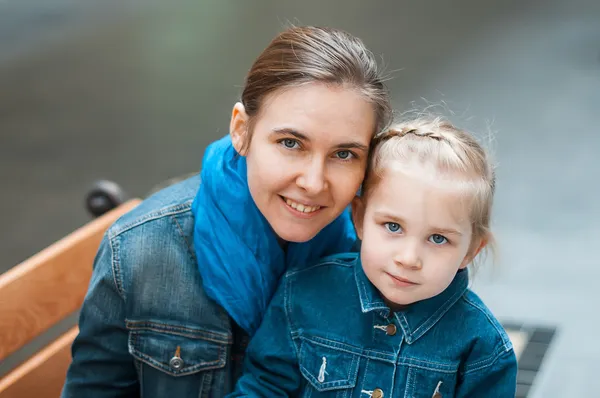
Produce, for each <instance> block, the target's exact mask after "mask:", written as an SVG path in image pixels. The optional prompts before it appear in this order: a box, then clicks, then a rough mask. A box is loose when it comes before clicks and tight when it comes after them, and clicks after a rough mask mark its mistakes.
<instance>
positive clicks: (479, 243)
mask: <svg viewBox="0 0 600 398" xmlns="http://www.w3.org/2000/svg"><path fill="white" fill-rule="evenodd" d="M487 244H488V238H487V237H485V238H479V239H478V240H476V241H475V242H473V243H472V244H471V248H470V250H469V252H468V253H467V255H466V256H465V258H464V259H463V261H462V263H461V264H460V267H459V269H463V268H466V267H467V265H469V264H470V263H471V261H473V259H474V258H475V257H477V255H478V254H479V253H480V252H481V250H483V248H484V247H486V246H487Z"/></svg>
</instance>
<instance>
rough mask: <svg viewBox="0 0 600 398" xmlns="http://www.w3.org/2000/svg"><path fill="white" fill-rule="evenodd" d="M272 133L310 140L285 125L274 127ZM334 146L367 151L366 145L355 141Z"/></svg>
mask: <svg viewBox="0 0 600 398" xmlns="http://www.w3.org/2000/svg"><path fill="white" fill-rule="evenodd" d="M273 133H274V134H275V135H291V136H294V137H296V138H298V139H299V140H302V141H308V142H310V138H308V136H306V135H305V134H302V133H300V132H298V131H297V130H294V129H290V128H287V127H284V128H274V129H273ZM336 148H338V149H358V150H360V151H364V152H368V151H369V146H368V145H365V144H362V143H360V142H357V141H350V142H343V143H341V144H338V145H336Z"/></svg>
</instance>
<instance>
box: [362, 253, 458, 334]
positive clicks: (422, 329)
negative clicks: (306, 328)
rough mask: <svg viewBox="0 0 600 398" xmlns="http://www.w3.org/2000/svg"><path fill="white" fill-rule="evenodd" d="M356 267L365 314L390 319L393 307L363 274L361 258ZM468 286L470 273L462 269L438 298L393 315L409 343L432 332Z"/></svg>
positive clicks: (417, 303) (413, 305)
mask: <svg viewBox="0 0 600 398" xmlns="http://www.w3.org/2000/svg"><path fill="white" fill-rule="evenodd" d="M356 257H357V258H356V261H355V264H354V274H355V277H356V286H357V288H358V295H359V298H360V305H361V308H362V312H363V313H367V312H371V311H377V312H378V313H379V314H380V315H381V316H383V317H384V318H389V316H390V312H391V311H390V308H389V307H388V306H387V305H386V304H385V302H384V301H383V298H382V296H381V293H379V291H378V290H377V288H375V286H374V285H373V284H372V283H371V281H369V279H368V278H367V276H366V275H365V272H364V271H363V268H362V264H361V262H360V258H359V256H358V255H357V256H356ZM468 284H469V272H468V270H467V269H466V268H465V269H463V270H459V271H458V272H457V273H456V276H455V277H454V280H453V281H452V283H450V286H448V287H447V288H446V290H444V291H443V292H442V293H440V294H438V295H437V296H434V297H431V298H429V299H427V300H422V301H418V302H416V303H414V304H411V305H409V306H408V307H407V308H406V309H404V310H402V311H398V312H396V313H394V316H395V318H396V320H397V321H398V323H399V325H400V327H401V328H402V331H403V333H404V338H405V339H406V342H407V343H408V344H412V343H413V342H414V341H416V340H417V339H419V338H420V337H421V336H423V335H424V334H425V333H426V332H427V331H428V330H429V329H431V328H432V327H433V326H435V324H436V323H437V322H438V321H439V320H440V319H441V318H442V316H443V315H444V314H445V313H446V312H447V311H448V310H449V309H450V308H451V307H452V306H453V305H454V303H456V302H457V301H458V299H459V298H460V297H461V296H462V295H463V294H464V293H465V291H466V290H467V287H468Z"/></svg>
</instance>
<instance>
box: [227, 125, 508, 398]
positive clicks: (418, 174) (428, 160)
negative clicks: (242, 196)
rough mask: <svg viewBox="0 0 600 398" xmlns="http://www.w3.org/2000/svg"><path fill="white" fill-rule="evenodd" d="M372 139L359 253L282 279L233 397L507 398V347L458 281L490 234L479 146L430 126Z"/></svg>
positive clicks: (487, 175)
mask: <svg viewBox="0 0 600 398" xmlns="http://www.w3.org/2000/svg"><path fill="white" fill-rule="evenodd" d="M375 145H376V146H375V147H374V152H373V154H372V158H371V161H370V165H369V169H368V171H367V178H366V180H365V182H364V186H363V191H362V192H363V193H362V196H361V197H357V198H356V199H355V200H354V202H353V218H354V223H355V227H356V230H357V233H358V236H359V238H360V239H361V241H362V246H361V252H360V255H358V254H352V253H349V254H338V255H334V256H330V257H327V258H325V259H323V260H321V261H319V262H318V263H317V264H315V265H313V266H310V267H307V268H304V269H301V270H290V271H289V272H288V273H287V274H286V275H285V277H284V278H283V279H282V283H281V285H280V286H279V289H278V291H277V293H276V295H275V298H274V299H273V301H272V303H271V306H270V308H269V310H268V312H267V315H266V316H265V318H264V320H263V323H262V325H261V326H260V328H259V330H258V332H257V333H256V335H255V336H254V338H253V339H252V340H251V342H250V346H249V348H248V354H247V359H246V368H245V373H244V375H243V376H242V377H241V378H240V380H239V381H238V384H237V386H236V391H235V392H234V393H233V394H231V395H230V397H239V396H253V397H254V396H261V397H281V396H302V397H336V398H340V397H356V398H358V397H363V398H367V397H371V398H382V397H390V398H391V397H411V398H420V397H422V398H432V397H433V398H442V397H443V398H449V397H486V398H489V397H506V398H509V397H510V398H512V397H514V394H515V388H516V374H517V363H516V358H515V354H514V352H513V348H512V345H511V342H510V340H509V338H508V336H507V334H506V333H505V331H504V330H503V328H502V326H501V325H500V323H499V322H498V321H497V320H496V319H495V318H494V316H493V315H492V313H491V312H490V310H489V309H488V308H487V307H486V306H485V305H484V304H483V302H482V301H481V300H480V299H479V298H478V297H477V295H476V294H475V293H473V292H471V291H470V290H469V289H468V287H467V285H468V282H469V277H468V270H467V265H468V264H469V263H471V261H472V260H473V259H474V258H475V257H476V256H477V254H478V253H479V252H480V251H481V250H482V249H483V248H484V247H486V246H487V245H489V244H490V243H491V238H492V236H491V233H490V231H489V225H490V213H491V208H492V196H493V193H494V174H493V170H492V166H491V165H490V163H489V160H488V158H487V157H486V154H485V152H484V151H483V149H482V148H481V147H480V146H479V144H478V143H477V142H476V141H475V140H474V139H473V138H472V137H471V136H470V135H468V134H467V133H465V132H463V131H461V130H459V129H457V128H455V127H453V126H451V125H450V124H449V123H447V122H443V121H440V120H439V119H435V120H429V121H427V120H416V121H412V122H407V123H403V124H400V125H398V126H396V127H395V128H393V129H391V130H389V131H387V132H385V133H383V134H382V135H380V136H379V137H377V139H376V144H375Z"/></svg>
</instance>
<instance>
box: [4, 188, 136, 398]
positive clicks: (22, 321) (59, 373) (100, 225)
mask: <svg viewBox="0 0 600 398" xmlns="http://www.w3.org/2000/svg"><path fill="white" fill-rule="evenodd" d="M139 202H140V200H139V199H132V200H130V201H128V202H126V203H123V204H122V205H120V206H119V207H117V208H115V209H113V210H111V211H109V212H108V213H106V214H104V215H102V216H100V217H98V218H97V219H95V220H93V221H90V222H89V223H88V224H86V225H84V226H83V227H81V228H80V229H78V230H76V231H75V232H73V233H71V234H70V235H68V236H66V237H65V238H63V239H61V240H60V241H58V242H56V243H54V244H53V245H51V246H49V247H47V248H46V249H44V250H42V251H41V252H39V253H37V254H36V255H34V256H33V257H31V258H29V259H28V260H26V261H24V262H23V263H21V264H19V265H17V266H15V267H14V268H12V269H10V270H9V271H7V272H5V273H4V274H2V275H0V314H1V316H0V362H2V361H3V360H4V359H5V358H7V357H8V356H9V355H11V354H12V353H14V352H15V351H17V350H19V349H20V348H21V347H23V346H24V345H25V344H28V343H29V342H31V341H32V340H33V339H34V338H36V337H38V336H39V335H41V334H42V333H44V332H45V331H47V330H48V329H49V328H50V327H51V326H53V325H55V324H56V323H58V322H60V321H61V320H63V319H64V318H66V317H67V316H69V315H71V314H72V313H73V312H74V311H76V310H78V309H79V308H80V307H81V304H82V303H83V299H84V297H85V294H86V292H87V288H88V283H89V280H90V277H91V274H92V264H93V261H94V258H95V256H96V252H97V250H98V246H99V245H100V241H101V240H102V237H103V235H104V232H105V231H106V230H107V229H108V227H109V226H110V225H111V224H112V223H113V222H114V221H115V220H117V218H119V217H120V216H121V215H123V214H125V213H126V212H128V211H129V210H131V209H132V208H134V207H135V206H136V205H137V204H138V203H139ZM77 333H78V328H77V326H75V327H73V328H72V329H70V330H69V331H68V332H66V333H65V334H63V335H62V336H61V337H59V338H58V339H56V340H54V341H53V342H51V343H50V344H48V345H47V346H46V347H44V348H43V349H42V350H41V351H39V352H37V353H35V354H34V355H33V356H31V357H30V358H28V359H27V360H26V361H25V362H23V363H21V364H20V365H19V366H18V367H16V368H15V369H13V370H12V371H10V372H9V373H8V374H7V375H5V376H4V377H2V378H1V379H0V398H29V397H31V398H34V397H35V398H37V397H50V398H54V397H56V398H58V397H59V395H60V391H61V390H62V386H63V384H64V380H65V375H66V371H67V368H68V366H69V363H70V362H71V343H72V342H73V339H74V338H75V337H76V336H77Z"/></svg>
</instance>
